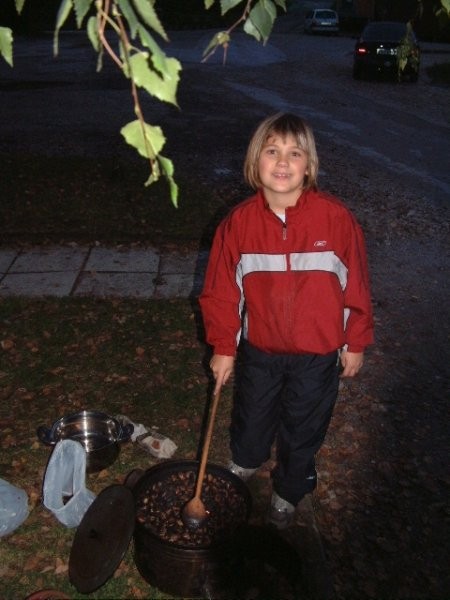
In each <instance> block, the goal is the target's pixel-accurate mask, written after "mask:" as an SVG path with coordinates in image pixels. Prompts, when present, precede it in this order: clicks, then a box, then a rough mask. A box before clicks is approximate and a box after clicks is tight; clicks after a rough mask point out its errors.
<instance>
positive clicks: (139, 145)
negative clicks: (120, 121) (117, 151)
mask: <svg viewBox="0 0 450 600" xmlns="http://www.w3.org/2000/svg"><path fill="white" fill-rule="evenodd" d="M120 133H121V134H122V135H123V137H124V138H125V141H126V142H127V144H129V145H130V146H133V148H136V150H137V151H138V152H139V154H140V155H141V156H144V157H145V158H149V159H151V160H154V159H155V158H156V157H157V155H158V154H159V153H160V151H161V150H162V148H163V146H164V144H165V143H166V138H165V137H164V134H163V132H162V129H161V127H158V126H157V125H149V124H148V123H142V122H141V121H139V120H136V121H131V122H130V123H127V124H126V125H125V126H124V127H122V129H121V130H120Z"/></svg>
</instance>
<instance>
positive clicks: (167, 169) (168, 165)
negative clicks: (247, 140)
mask: <svg viewBox="0 0 450 600" xmlns="http://www.w3.org/2000/svg"><path fill="white" fill-rule="evenodd" d="M158 160H159V162H160V164H161V167H162V170H163V172H164V176H165V177H166V179H167V181H168V182H169V189H170V199H171V200H172V204H173V205H174V206H175V208H178V185H177V183H176V182H175V179H174V178H173V174H174V168H173V163H172V161H171V160H170V158H166V157H165V156H162V155H161V154H160V155H159V156H158Z"/></svg>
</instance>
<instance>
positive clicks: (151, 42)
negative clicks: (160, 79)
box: [138, 25, 168, 73]
mask: <svg viewBox="0 0 450 600" xmlns="http://www.w3.org/2000/svg"><path fill="white" fill-rule="evenodd" d="M138 33H139V38H140V40H141V43H142V45H143V46H145V47H146V48H148V49H149V50H150V52H151V60H152V63H153V66H154V67H155V69H156V70H158V71H159V72H160V73H165V72H166V71H167V69H168V65H167V56H166V54H165V53H164V51H163V50H161V48H160V47H159V45H158V44H157V43H156V41H155V39H154V37H153V36H152V35H150V33H149V32H148V30H147V29H146V28H145V27H143V26H142V25H139V26H138Z"/></svg>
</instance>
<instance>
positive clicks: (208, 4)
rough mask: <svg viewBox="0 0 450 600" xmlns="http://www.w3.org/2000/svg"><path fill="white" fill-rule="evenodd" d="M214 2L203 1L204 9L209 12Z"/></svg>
mask: <svg viewBox="0 0 450 600" xmlns="http://www.w3.org/2000/svg"><path fill="white" fill-rule="evenodd" d="M214 2H215V0H205V9H206V10H209V9H210V8H211V6H212V5H213V4H214Z"/></svg>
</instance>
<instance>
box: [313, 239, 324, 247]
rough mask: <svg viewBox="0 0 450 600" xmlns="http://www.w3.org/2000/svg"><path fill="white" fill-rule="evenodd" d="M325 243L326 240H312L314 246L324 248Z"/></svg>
mask: <svg viewBox="0 0 450 600" xmlns="http://www.w3.org/2000/svg"><path fill="white" fill-rule="evenodd" d="M326 245H327V240H317V242H314V246H315V247H316V248H324V247H325V246H326Z"/></svg>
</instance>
